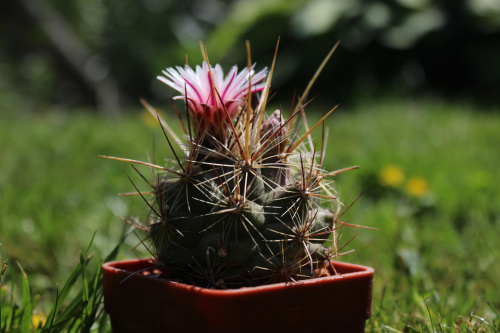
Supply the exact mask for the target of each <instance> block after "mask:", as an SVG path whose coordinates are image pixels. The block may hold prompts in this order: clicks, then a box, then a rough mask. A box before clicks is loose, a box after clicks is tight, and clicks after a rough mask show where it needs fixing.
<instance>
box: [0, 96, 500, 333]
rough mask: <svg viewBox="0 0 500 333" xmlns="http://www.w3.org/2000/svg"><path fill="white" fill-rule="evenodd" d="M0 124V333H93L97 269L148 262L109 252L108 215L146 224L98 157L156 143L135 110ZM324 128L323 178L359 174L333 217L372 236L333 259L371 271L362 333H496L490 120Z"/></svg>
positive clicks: (349, 122) (432, 111)
mask: <svg viewBox="0 0 500 333" xmlns="http://www.w3.org/2000/svg"><path fill="white" fill-rule="evenodd" d="M317 116H318V115H314V114H313V115H312V118H315V117H317ZM1 117H2V119H1V120H0V143H1V145H0V147H1V148H0V160H1V161H2V163H1V165H0V191H1V201H0V207H1V209H0V220H1V224H0V243H2V245H1V246H0V254H2V256H1V259H0V260H2V261H5V260H7V263H6V265H7V266H6V269H5V270H4V271H3V274H2V277H1V279H2V280H1V283H2V285H1V288H2V289H1V296H0V297H1V298H0V302H1V303H0V305H1V308H2V313H1V320H2V330H0V332H8V331H9V332H10V331H12V332H15V331H18V332H27V331H30V330H35V329H36V327H35V326H36V325H33V324H32V323H30V322H29V320H28V319H26V318H29V319H30V320H31V319H33V318H35V319H36V318H38V317H35V316H34V315H40V318H42V319H43V318H45V325H46V326H45V328H46V329H47V328H48V327H49V326H47V325H50V323H51V322H52V324H54V323H59V326H57V327H58V329H59V330H68V331H71V330H72V331H89V330H91V328H92V330H95V331H97V330H98V329H99V328H101V329H102V330H103V331H105V330H106V329H107V326H105V324H104V323H105V322H106V317H105V316H103V315H102V308H101V303H100V300H101V298H100V293H101V292H102V290H101V289H100V287H99V284H98V282H97V281H99V277H100V275H99V274H100V271H99V263H100V258H105V257H106V255H107V254H108V253H112V256H113V257H116V256H117V257H118V258H122V257H133V256H139V257H140V256H147V255H148V254H147V253H146V252H145V251H144V250H143V249H141V248H140V247H139V249H136V250H133V247H134V246H136V245H137V244H138V243H139V242H138V240H137V238H136V237H135V236H134V235H130V236H128V237H127V238H126V240H125V242H124V244H123V246H122V251H121V252H120V254H118V253H117V252H116V251H113V250H114V249H115V246H116V244H118V243H119V242H120V239H121V235H122V233H123V230H124V225H123V222H122V221H121V220H120V219H118V218H117V217H116V216H124V217H126V216H128V215H129V214H134V215H135V216H141V215H143V214H144V213H145V211H144V207H143V206H144V205H143V204H142V202H141V200H140V199H138V198H131V197H117V195H116V194H117V193H119V192H129V191H133V188H132V186H131V184H130V183H129V181H128V179H127V175H130V176H131V177H132V178H133V179H134V180H135V179H137V182H138V183H140V180H139V179H138V178H135V177H137V176H136V175H134V172H133V170H132V169H131V168H130V166H129V165H127V164H126V163H119V162H115V161H109V160H103V159H99V158H98V157H97V156H98V155H100V154H104V155H114V156H122V157H129V158H135V159H144V158H145V157H146V154H147V152H148V151H149V152H150V153H151V152H152V151H153V143H152V142H153V139H152V138H153V136H155V137H156V138H157V142H156V146H157V149H156V150H157V159H158V160H159V159H161V155H160V154H161V153H162V152H164V151H165V152H166V151H167V150H168V149H167V147H166V145H165V144H164V141H163V140H162V133H161V130H160V129H159V128H153V127H149V126H147V125H146V124H145V123H144V120H143V114H142V111H141V112H137V113H130V114H127V115H125V116H124V117H121V118H107V117H102V116H97V115H94V114H91V113H85V112H78V111H77V112H69V111H67V112H61V111H60V112H56V111H54V112H52V113H43V114H36V115H30V116H28V115H14V114H13V113H4V114H2V116H1ZM171 118H172V122H176V121H175V119H174V117H171ZM311 122H312V120H311ZM327 126H328V127H329V128H330V135H329V146H328V153H327V160H326V162H325V168H326V169H327V170H335V169H340V168H343V167H347V166H351V165H360V166H361V168H360V169H359V170H356V171H351V172H349V173H345V174H342V175H340V176H339V177H338V179H337V185H338V186H339V187H340V195H341V198H342V199H344V201H346V202H352V201H353V200H354V199H355V198H356V197H357V196H358V194H359V193H361V192H362V191H363V190H364V191H365V193H364V195H363V196H362V197H361V198H360V199H359V200H358V201H357V202H356V203H355V204H354V205H353V207H352V208H351V209H350V210H349V211H348V213H347V214H346V218H347V219H348V220H349V222H351V223H355V224H362V225H366V226H369V227H374V228H378V229H379V230H375V231H373V230H364V229H353V228H350V229H347V228H346V229H345V230H344V231H343V235H342V237H343V239H345V240H347V239H350V238H351V237H352V236H353V235H354V234H358V236H357V237H356V239H355V240H354V241H353V242H352V243H351V244H350V245H349V248H350V249H352V248H354V249H356V252H355V253H353V254H350V255H348V256H347V257H343V258H342V259H343V260H348V261H351V262H355V263H360V264H364V265H369V266H372V267H374V268H375V270H376V275H375V283H374V303H373V305H374V307H373V316H372V318H371V319H370V320H369V321H368V322H367V331H381V332H433V331H438V332H455V331H457V330H458V331H460V332H478V331H485V332H499V331H500V314H499V311H500V310H499V309H500V282H498V276H499V275H500V266H499V265H497V264H496V261H497V259H498V258H500V248H499V247H498V246H497V245H496V244H497V238H498V235H499V234H500V209H499V208H498V203H499V202H500V190H499V189H498V187H497V184H500V174H499V173H498V171H497V165H499V164H500V152H499V151H498V147H497V145H498V142H500V132H499V131H498V128H500V113H499V112H498V111H496V112H491V111H489V112H484V111H483V110H480V109H477V108H476V107H474V106H473V105H467V104H449V103H444V102H440V101H435V100H424V101H419V102H416V101H410V100H390V99H389V100H383V101H380V102H377V103H375V102H374V103H372V104H369V103H367V102H365V103H362V104H360V105H358V106H355V107H353V108H352V109H350V110H346V109H341V110H340V111H339V112H337V113H336V114H334V115H333V116H332V117H331V118H330V119H329V120H328V121H327ZM317 135H318V136H319V135H320V134H319V132H318V133H317ZM391 177H392V178H391ZM412 184H413V185H412ZM94 233H95V237H93V235H94ZM90 239H93V244H92V246H91V247H90V250H89V251H90V252H88V253H86V251H83V252H82V255H80V252H81V251H82V250H85V249H86V248H87V247H88V242H89V241H90ZM129 252H131V253H129ZM90 253H93V254H94V256H93V257H94V259H92V260H89V259H88V258H89V255H90ZM80 258H81V259H82V260H80ZM17 263H19V264H20V265H21V266H22V268H23V270H21V269H20V268H18V267H17V266H18V265H17ZM0 266H1V265H0ZM83 273H84V274H83ZM68 277H69V278H68ZM84 277H85V278H84ZM28 279H29V284H28ZM65 281H66V282H65ZM94 282H95V283H94ZM58 285H62V286H63V287H62V288H58V287H57V286H58ZM64 286H69V287H66V289H64V288H65V287H64ZM63 289H64V290H65V294H64V295H63V296H64V298H63V297H62V296H61V295H62V294H63V293H62V290H63ZM57 294H59V297H56V295H57ZM92 297H94V298H93V301H92V302H89V300H90V299H91V298H92ZM56 300H57V302H56ZM56 303H57V309H59V311H56V312H52V310H53V309H54V306H55V304H56ZM89 304H91V305H89ZM61 311H62V312H61ZM53 313H56V316H55V317H54V316H53ZM52 318H54V321H52ZM64 319H66V320H64ZM58 320H59V321H58ZM62 322H64V323H65V324H61V323H62ZM41 330H42V328H40V331H41Z"/></svg>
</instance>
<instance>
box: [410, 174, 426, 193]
mask: <svg viewBox="0 0 500 333" xmlns="http://www.w3.org/2000/svg"><path fill="white" fill-rule="evenodd" d="M406 192H407V193H408V194H409V195H411V196H413V197H422V196H424V195H426V194H427V193H428V192H429V184H428V183H427V181H426V180H425V179H424V178H422V177H411V178H410V179H408V183H407V184H406Z"/></svg>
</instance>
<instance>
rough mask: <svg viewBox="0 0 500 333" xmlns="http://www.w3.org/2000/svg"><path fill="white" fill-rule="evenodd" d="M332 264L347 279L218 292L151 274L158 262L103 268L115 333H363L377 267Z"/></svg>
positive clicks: (107, 305)
mask: <svg viewBox="0 0 500 333" xmlns="http://www.w3.org/2000/svg"><path fill="white" fill-rule="evenodd" d="M332 263H333V265H334V266H335V269H336V271H337V272H338V273H340V274H341V275H335V276H329V277H324V278H317V279H311V280H304V281H300V282H298V283H277V284H272V285H266V286H259V287H250V288H240V289H231V290H214V289H206V288H200V287H194V286H190V285H186V284H182V283H178V282H173V281H168V280H165V279H159V278H156V277H150V276H147V275H149V274H151V273H152V272H153V270H154V267H155V264H154V263H153V261H152V260H151V259H142V260H127V261H120V262H110V263H106V264H104V265H103V269H104V296H105V299H104V301H105V309H106V312H107V313H108V314H109V315H110V318H111V325H112V328H113V332H115V333H118V332H183V333H186V332H217V333H223V332H232V333H234V332H259V333H261V332H287V333H289V332H327V331H329V332H363V331H364V327H365V321H366V320H367V319H368V318H370V316H371V309H372V284H373V272H374V271H373V268H370V267H364V266H358V265H353V264H348V263H342V262H332ZM136 272H138V273H136ZM134 273H135V274H134Z"/></svg>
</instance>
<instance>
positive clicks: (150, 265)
mask: <svg viewBox="0 0 500 333" xmlns="http://www.w3.org/2000/svg"><path fill="white" fill-rule="evenodd" d="M331 262H332V264H333V265H334V267H335V269H336V271H337V272H338V273H339V274H338V275H332V276H326V277H320V278H312V279H307V280H299V281H297V282H281V283H273V284H267V285H261V286H251V287H241V288H237V289H210V288H204V287H198V286H193V285H189V284H185V283H182V282H177V281H171V280H168V279H162V278H158V277H156V276H155V277H150V276H148V275H149V274H150V271H149V270H150V269H158V265H157V264H156V263H155V259H154V258H146V259H129V260H122V261H112V262H107V263H105V264H103V266H102V267H103V270H105V271H107V272H109V273H111V274H124V273H132V275H130V277H132V276H134V275H141V276H145V277H147V278H151V279H154V280H162V281H163V282H165V283H167V284H172V285H173V286H174V285H175V287H176V288H179V289H185V290H191V291H197V292H198V293H202V294H205V295H207V296H208V295H210V296H212V297H214V296H215V297H216V296H223V295H224V296H225V295H227V294H229V293H230V294H234V295H244V294H247V293H259V292H260V293H266V292H268V291H270V290H273V289H277V288H278V289H281V288H282V287H287V288H301V286H302V287H305V286H309V285H321V284H328V283H331V281H334V280H338V279H345V278H349V279H351V280H357V279H360V280H362V279H366V278H367V277H370V276H373V274H374V271H375V270H374V269H373V268H371V267H368V266H362V265H356V264H351V263H344V262H340V261H333V260H332V261H331ZM127 268H129V269H127ZM131 268H133V269H131ZM138 268H139V269H138ZM134 273H137V274H134Z"/></svg>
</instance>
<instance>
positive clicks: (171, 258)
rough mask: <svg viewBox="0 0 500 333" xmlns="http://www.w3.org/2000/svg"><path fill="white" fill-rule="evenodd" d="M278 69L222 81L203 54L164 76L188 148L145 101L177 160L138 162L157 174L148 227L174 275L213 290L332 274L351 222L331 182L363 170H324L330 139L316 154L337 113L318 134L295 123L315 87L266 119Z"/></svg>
mask: <svg viewBox="0 0 500 333" xmlns="http://www.w3.org/2000/svg"><path fill="white" fill-rule="evenodd" d="M334 49H335V48H334ZM334 49H332V51H331V52H330V54H329V56H328V57H327V59H328V58H329V57H330V56H331V54H332V53H333V51H334ZM249 63H250V61H249ZM273 68H274V61H273V66H272V67H271V70H270V72H269V74H267V70H266V69H263V70H261V71H259V72H255V71H254V66H249V67H248V68H245V69H243V70H242V71H241V72H240V73H238V70H237V68H236V67H233V68H232V69H231V70H230V71H229V73H228V74H227V75H226V76H224V73H223V71H222V69H221V67H220V66H219V65H216V66H215V67H212V66H211V65H209V62H208V58H207V57H206V54H205V61H204V62H203V64H202V66H201V67H200V66H197V67H196V70H193V69H191V68H190V67H188V66H187V65H186V66H185V67H177V68H175V69H174V68H169V69H167V70H166V71H164V72H163V74H164V75H163V76H159V77H158V79H159V80H160V81H162V82H164V83H165V84H167V85H169V86H170V87H172V88H173V89H175V90H177V91H178V92H179V93H180V94H181V95H180V96H178V97H176V98H177V99H182V100H184V102H185V106H186V111H187V112H186V113H187V126H186V125H185V124H184V123H183V127H184V128H186V129H185V137H186V140H185V142H178V141H180V140H179V139H178V138H177V137H176V136H175V133H174V132H173V131H172V130H171V129H170V128H169V126H168V124H167V123H166V122H165V121H163V120H162V119H161V118H160V117H159V116H158V114H157V113H156V111H154V109H153V108H152V107H151V106H149V105H148V104H147V103H144V104H145V105H146V107H147V108H148V109H149V111H150V112H152V113H153V114H154V115H155V116H156V117H157V118H158V120H159V121H160V123H161V124H162V128H163V132H164V133H165V137H166V139H167V141H168V143H169V145H170V147H171V149H172V151H173V152H174V157H175V158H174V159H173V160H172V161H171V162H170V163H169V165H168V166H167V167H163V166H158V165H155V164H153V163H141V164H146V165H149V166H152V167H153V168H156V169H158V172H157V173H155V176H154V179H153V180H152V181H148V184H149V185H150V186H151V191H149V193H151V198H149V199H145V200H147V203H148V205H149V207H150V211H151V212H150V214H149V225H148V226H147V227H145V229H146V230H147V231H148V232H149V237H150V239H151V243H152V250H151V252H152V253H153V254H154V256H155V259H156V260H157V262H158V264H159V265H160V266H161V268H162V271H163V272H164V274H165V275H166V276H167V277H168V278H170V279H174V280H179V281H182V282H185V283H190V284H194V285H198V286H203V287H211V288H237V287H242V286H253V285H262V284H267V283H274V282H294V281H298V280H301V279H309V278H314V277H319V276H323V275H325V274H328V269H327V268H328V266H329V265H330V259H331V258H333V257H336V256H337V255H338V254H339V249H338V248H337V246H336V245H337V229H338V228H339V227H341V226H343V225H346V223H345V222H340V221H339V217H340V214H341V208H342V204H341V202H340V201H339V199H338V197H337V194H336V192H335V190H334V188H333V186H332V185H333V183H332V180H331V177H332V176H334V175H336V174H338V173H340V172H343V171H346V170H351V169H354V168H356V167H351V168H347V169H342V170H338V171H336V172H330V173H328V172H326V171H324V170H323V169H322V163H323V160H324V158H325V146H324V142H325V141H326V138H325V137H324V135H323V141H322V142H321V147H320V148H319V149H318V150H317V147H316V145H315V144H314V143H313V142H312V139H311V136H310V134H311V132H312V131H313V130H314V129H315V128H316V127H317V126H318V125H322V123H323V121H324V119H325V118H326V117H327V116H328V115H329V114H330V113H331V112H332V111H333V110H334V109H335V108H334V109H332V110H331V111H330V112H329V113H328V114H326V115H324V117H323V118H322V119H321V120H320V121H319V122H318V123H317V124H316V125H315V126H313V127H311V128H309V127H308V125H307V122H305V117H304V119H303V120H302V121H298V120H297V118H298V117H299V116H300V117H302V116H305V112H304V105H303V100H304V97H305V96H306V95H307V93H308V89H307V90H306V92H305V93H304V95H303V97H302V98H300V100H299V101H298V103H297V105H296V107H295V109H294V110H293V111H292V112H290V116H289V117H288V118H287V119H285V116H284V115H283V113H282V111H281V110H279V109H278V110H275V111H274V112H273V113H271V114H270V115H269V116H268V115H267V114H266V106H267V99H268V96H269V90H270V82H271V77H272V73H273ZM257 93H259V94H260V98H259V99H257V100H256V99H255V98H254V97H255V96H256V95H257ZM301 124H302V125H301ZM301 127H305V130H302V131H299V130H300V129H301ZM299 132H302V134H299ZM323 134H324V126H323ZM172 141H177V143H178V144H179V145H180V146H181V147H182V148H183V149H182V151H183V153H185V155H186V157H183V158H181V157H180V156H179V153H175V151H174V149H173V148H172ZM115 159H117V158H115ZM121 160H126V159H121ZM127 161H130V160H127ZM132 162H134V161H132ZM135 162H137V161H135ZM137 163H140V162H137ZM141 195H142V194H141ZM327 240H329V244H330V246H329V247H326V246H325V245H324V244H325V242H326V241H327Z"/></svg>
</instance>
